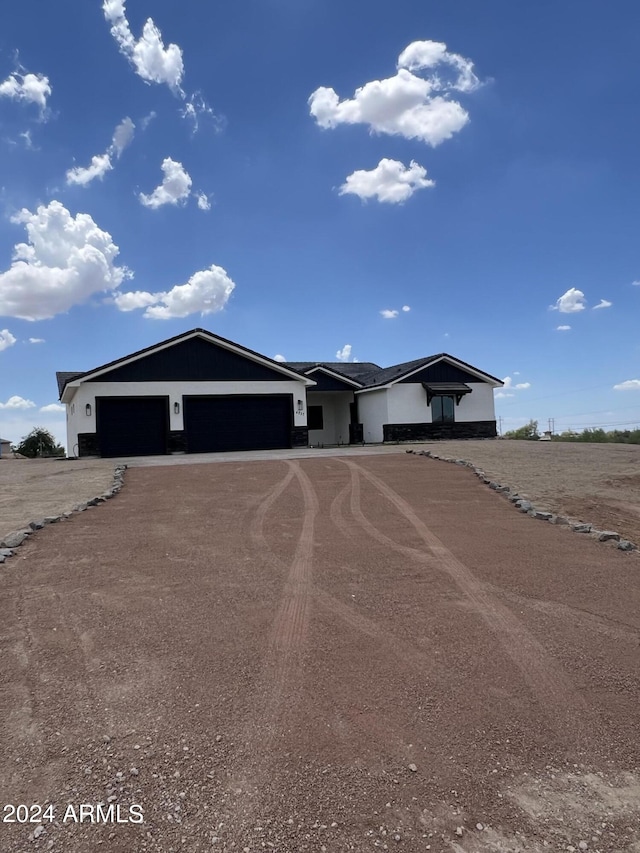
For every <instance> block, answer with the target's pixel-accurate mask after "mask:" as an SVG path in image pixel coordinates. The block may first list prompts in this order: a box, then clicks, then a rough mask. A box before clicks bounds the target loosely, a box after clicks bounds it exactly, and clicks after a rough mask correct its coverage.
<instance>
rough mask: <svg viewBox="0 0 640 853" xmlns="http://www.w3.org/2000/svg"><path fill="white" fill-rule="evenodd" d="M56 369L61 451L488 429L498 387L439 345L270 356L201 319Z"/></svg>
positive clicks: (259, 444) (153, 449)
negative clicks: (87, 366)
mask: <svg viewBox="0 0 640 853" xmlns="http://www.w3.org/2000/svg"><path fill="white" fill-rule="evenodd" d="M57 378H58V389H59V392H60V400H61V401H62V402H63V403H64V404H65V405H66V409H67V440H68V452H69V455H70V456H142V455H160V454H165V453H180V452H188V453H203V452H212V451H224V450H261V449H272V448H286V447H306V446H307V445H309V444H310V445H318V444H321V445H328V444H349V443H352V444H353V443H360V442H367V443H369V442H382V441H419V440H422V439H427V438H489V437H493V436H495V435H496V419H495V411H494V403H493V389H494V388H497V387H500V386H501V385H502V382H501V381H500V380H499V379H496V378H495V377H494V376H490V375H489V374H487V373H484V372H483V371H481V370H478V369H477V368H475V367H472V366H471V365H469V364H465V363H464V362H462V361H460V360H459V359H456V358H454V357H453V356H450V355H448V354H446V353H440V354H438V355H434V356H429V357H427V358H422V359H417V360H415V361H411V362H407V363H405V364H398V365H395V366H393V367H387V368H382V367H379V366H378V365H376V364H373V363H370V362H363V363H357V362H356V363H343V362H339V363H337V364H334V363H331V362H277V361H273V360H272V359H270V358H267V356H264V355H260V354H259V353H256V352H254V351H252V350H249V349H246V348H245V347H242V346H240V345H239V344H236V343H234V342H232V341H228V340H225V339H224V338H221V337H219V336H217V335H214V334H212V333H211V332H208V331H206V330H205V329H192V330H191V331H189V332H184V333H183V334H180V335H177V336H176V337H173V338H170V339H169V340H166V341H162V342H160V343H158V344H155V345H154V346H150V347H147V348H146V349H143V350H140V351H139V352H136V353H132V354H131V355H127V356H124V357H123V358H120V359H117V360H116V361H112V362H110V363H109V364H104V365H101V366H100V367H96V368H94V369H93V370H88V371H85V372H84V373H77V372H76V373H68V372H65V373H58V374H57Z"/></svg>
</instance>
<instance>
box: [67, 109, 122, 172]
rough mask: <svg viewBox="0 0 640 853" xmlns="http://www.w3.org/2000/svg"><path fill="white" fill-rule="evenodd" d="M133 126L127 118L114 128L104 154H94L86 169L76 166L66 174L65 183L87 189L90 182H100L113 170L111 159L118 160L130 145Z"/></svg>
mask: <svg viewBox="0 0 640 853" xmlns="http://www.w3.org/2000/svg"><path fill="white" fill-rule="evenodd" d="M135 128H136V126H135V124H134V123H133V122H132V121H131V119H130V118H129V117H128V116H127V117H126V118H124V119H123V120H122V121H121V122H120V124H119V125H118V126H117V127H116V129H115V130H114V132H113V138H112V140H111V145H110V146H109V147H108V148H107V150H106V151H105V153H104V154H96V155H95V156H94V157H92V158H91V164H90V165H89V166H87V167H86V168H83V167H82V166H76V167H75V168H74V169H69V171H68V172H67V183H68V184H76V185H78V186H81V187H87V186H89V184H90V183H91V181H93V180H95V179H96V178H99V179H100V180H102V178H104V176H105V175H106V173H107V172H109V171H111V169H113V163H112V160H111V158H112V157H117V158H119V157H120V156H121V154H122V152H123V151H124V149H125V148H126V147H127V146H128V145H130V144H131V141H132V139H133V136H134V133H135Z"/></svg>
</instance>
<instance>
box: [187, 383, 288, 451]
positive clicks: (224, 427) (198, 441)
mask: <svg viewBox="0 0 640 853" xmlns="http://www.w3.org/2000/svg"><path fill="white" fill-rule="evenodd" d="M291 424H292V400H291V396H290V395H273V396H253V397H244V396H230V397H185V398H184V428H185V433H186V438H187V450H188V452H189V453H213V452H217V451H223V450H273V449H276V448H281V447H291Z"/></svg>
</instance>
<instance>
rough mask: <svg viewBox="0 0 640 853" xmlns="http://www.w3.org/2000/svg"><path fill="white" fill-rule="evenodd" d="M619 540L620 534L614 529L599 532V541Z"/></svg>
mask: <svg viewBox="0 0 640 853" xmlns="http://www.w3.org/2000/svg"><path fill="white" fill-rule="evenodd" d="M612 540H613V541H614V542H619V541H620V534H619V533H616V532H615V531H614V530H602V531H601V532H600V533H599V534H598V542H611V541H612Z"/></svg>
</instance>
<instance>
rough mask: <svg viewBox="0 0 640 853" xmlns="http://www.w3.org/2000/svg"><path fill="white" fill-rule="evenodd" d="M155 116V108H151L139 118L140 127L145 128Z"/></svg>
mask: <svg viewBox="0 0 640 853" xmlns="http://www.w3.org/2000/svg"><path fill="white" fill-rule="evenodd" d="M157 116H158V114H157V112H156V111H155V110H151V112H150V113H149V114H148V115H146V116H144V118H142V119H141V120H140V129H141V130H146V129H147V128H148V127H149V125H150V124H151V122H152V121H153V120H154V118H157Z"/></svg>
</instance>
